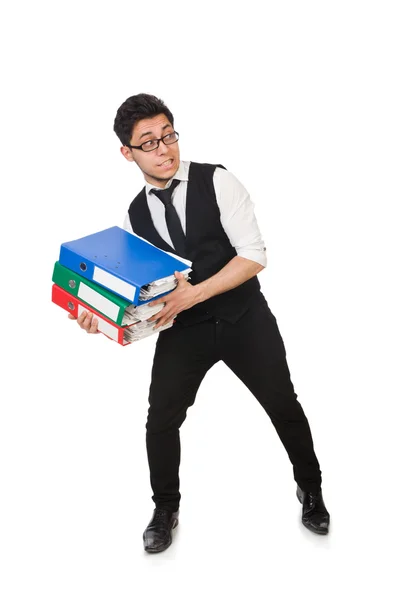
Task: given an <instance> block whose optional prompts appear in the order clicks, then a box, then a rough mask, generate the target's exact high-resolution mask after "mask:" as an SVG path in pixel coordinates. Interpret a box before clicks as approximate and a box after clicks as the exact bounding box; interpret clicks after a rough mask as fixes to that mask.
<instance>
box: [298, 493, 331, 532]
mask: <svg viewBox="0 0 397 600" xmlns="http://www.w3.org/2000/svg"><path fill="white" fill-rule="evenodd" d="M296 497H297V498H298V500H299V502H300V503H301V504H302V502H303V496H301V495H300V494H299V492H298V490H296ZM302 525H304V526H305V527H306V529H308V530H309V531H312V532H313V533H317V534H318V535H327V533H328V529H327V531H321V530H319V529H314V527H311V526H310V525H308V524H306V523H305V522H304V521H302Z"/></svg>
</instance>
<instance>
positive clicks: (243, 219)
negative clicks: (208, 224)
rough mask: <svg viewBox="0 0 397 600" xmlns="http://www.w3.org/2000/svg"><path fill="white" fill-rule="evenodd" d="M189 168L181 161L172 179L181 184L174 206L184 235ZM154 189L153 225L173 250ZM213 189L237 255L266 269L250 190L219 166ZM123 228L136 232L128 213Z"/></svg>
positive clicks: (151, 202)
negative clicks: (177, 180)
mask: <svg viewBox="0 0 397 600" xmlns="http://www.w3.org/2000/svg"><path fill="white" fill-rule="evenodd" d="M189 167H190V162H188V161H181V162H180V165H179V169H178V171H177V172H176V173H175V175H174V177H173V179H179V180H180V184H179V185H178V186H177V187H176V188H175V191H174V193H173V199H172V203H173V205H174V206H175V210H176V212H177V214H178V217H179V219H180V221H181V225H182V228H183V231H184V233H185V234H186V193H187V184H188V180H189ZM171 182H172V179H170V180H169V181H167V185H166V186H165V187H166V188H168V187H169V186H170V185H171ZM153 188H154V189H161V188H156V186H154V185H151V184H150V183H147V184H146V198H147V202H148V206H149V210H150V214H151V216H152V220H153V224H154V226H155V228H156V229H157V231H158V233H159V234H160V236H161V237H162V238H163V239H164V240H165V241H166V242H167V243H168V244H169V245H170V246H171V248H173V247H174V246H173V243H172V241H171V238H170V235H169V233H168V228H167V223H166V220H165V206H164V204H163V203H162V202H161V200H160V198H158V197H157V196H155V194H151V193H150V191H151V190H152V189H153ZM214 188H215V195H216V200H217V203H218V206H219V212H220V219H221V223H222V227H223V229H224V230H225V233H226V235H227V236H228V238H229V240H230V243H231V245H232V246H233V247H234V248H235V250H236V252H237V255H238V256H242V257H243V258H248V259H249V260H253V261H255V262H257V263H259V264H260V265H262V266H263V267H266V264H267V257H266V248H265V245H264V243H263V239H262V236H261V232H260V231H259V227H258V223H257V220H256V217H255V213H254V204H253V202H252V201H251V199H250V196H249V194H248V192H247V190H246V189H245V187H244V186H243V185H242V184H241V183H240V181H239V180H238V179H237V178H236V177H235V176H234V175H233V174H232V173H231V172H230V171H227V170H226V169H222V168H220V167H216V169H215V171H214ZM123 227H124V229H126V230H127V231H129V232H130V233H135V232H134V231H133V229H132V227H131V222H130V217H129V215H128V213H127V216H126V218H125V220H124V225H123Z"/></svg>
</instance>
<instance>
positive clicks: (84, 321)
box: [77, 312, 93, 333]
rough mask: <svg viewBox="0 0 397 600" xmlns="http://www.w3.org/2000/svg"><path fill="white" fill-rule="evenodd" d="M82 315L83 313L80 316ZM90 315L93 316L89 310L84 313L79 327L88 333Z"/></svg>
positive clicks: (90, 321) (90, 320)
mask: <svg viewBox="0 0 397 600" xmlns="http://www.w3.org/2000/svg"><path fill="white" fill-rule="evenodd" d="M82 315H83V313H82V314H81V316H82ZM92 317H93V314H92V313H90V312H89V313H86V317H85V319H82V320H81V324H80V327H81V328H82V329H84V330H85V331H87V333H88V331H89V329H90V327H91V323H92ZM77 321H78V319H77Z"/></svg>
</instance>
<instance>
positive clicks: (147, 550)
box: [144, 519, 179, 554]
mask: <svg viewBox="0 0 397 600" xmlns="http://www.w3.org/2000/svg"><path fill="white" fill-rule="evenodd" d="M178 523H179V521H178V519H175V521H174V523H173V524H172V527H171V531H172V530H173V529H175V527H176V526H177V525H178ZM170 538H171V539H170V541H169V542H168V544H167V545H166V546H161V548H144V550H145V552H148V553H149V554H158V553H159V552H164V550H167V548H169V547H170V546H171V544H172V534H171V536H170Z"/></svg>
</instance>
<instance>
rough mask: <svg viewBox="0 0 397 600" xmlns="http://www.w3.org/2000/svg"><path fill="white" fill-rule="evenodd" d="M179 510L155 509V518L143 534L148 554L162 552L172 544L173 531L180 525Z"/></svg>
mask: <svg viewBox="0 0 397 600" xmlns="http://www.w3.org/2000/svg"><path fill="white" fill-rule="evenodd" d="M178 516H179V510H178V511H177V512H172V511H171V510H168V509H166V508H155V509H154V511H153V517H152V520H151V521H150V523H149V525H148V526H147V527H146V529H145V531H144V533H143V545H144V548H145V550H146V552H162V551H163V550H166V549H167V548H168V546H171V543H172V534H171V531H172V530H173V529H175V527H176V526H177V525H178Z"/></svg>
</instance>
